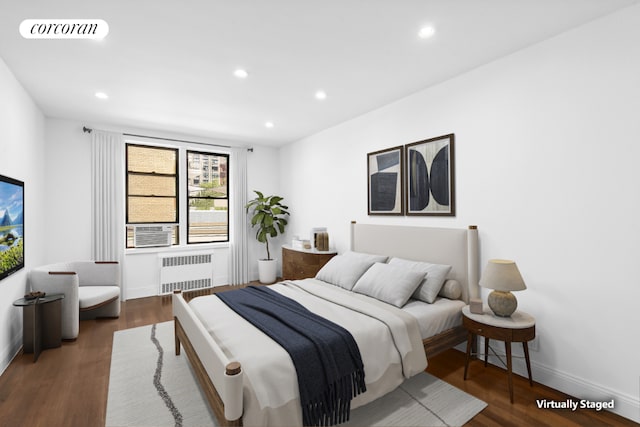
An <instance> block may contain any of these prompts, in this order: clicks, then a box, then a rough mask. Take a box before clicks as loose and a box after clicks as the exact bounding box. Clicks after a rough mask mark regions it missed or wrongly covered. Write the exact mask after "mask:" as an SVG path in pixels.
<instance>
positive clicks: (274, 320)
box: [217, 286, 366, 426]
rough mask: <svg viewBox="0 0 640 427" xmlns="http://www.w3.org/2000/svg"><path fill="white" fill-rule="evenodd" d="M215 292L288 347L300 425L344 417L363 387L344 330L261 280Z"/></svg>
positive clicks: (355, 354)
mask: <svg viewBox="0 0 640 427" xmlns="http://www.w3.org/2000/svg"><path fill="white" fill-rule="evenodd" d="M217 296H218V298H220V299H221V300H222V301H223V302H224V303H225V304H227V306H229V308H231V309H232V310H233V311H235V312H236V313H238V314H239V315H240V316H242V317H244V318H245V319H246V320H247V321H249V322H250V323H252V324H253V325H254V326H255V327H256V328H258V329H260V330H261V331H262V332H264V333H265V334H267V335H268V336H269V337H271V338H272V339H273V340H274V341H276V342H277V343H278V344H280V345H281V346H282V347H283V348H284V349H285V350H286V351H287V352H288V353H289V355H290V356H291V360H292V361H293V365H294V366H295V368H296V372H297V374H298V388H299V390H300V401H301V404H302V421H303V423H304V425H305V426H326V425H333V424H338V423H341V422H345V421H347V420H349V411H350V409H351V399H352V398H353V397H355V396H357V395H358V394H360V393H363V392H365V391H366V386H365V382H364V365H363V364H362V358H361V357H360V350H359V349H358V345H357V344H356V342H355V340H354V339H353V336H351V334H350V333H349V331H347V330H346V329H344V328H342V327H341V326H339V325H336V324H335V323H333V322H330V321H329V320H327V319H325V318H323V317H321V316H318V315H316V314H314V313H312V312H310V311H309V310H307V309H306V308H304V307H303V306H302V305H300V304H299V303H298V302H296V301H294V300H292V299H291V298H287V297H285V296H284V295H281V294H279V293H278V292H275V291H273V290H271V289H269V288H267V287H264V286H260V287H258V286H249V287H247V288H242V289H236V290H233V291H227V292H221V293H219V294H217Z"/></svg>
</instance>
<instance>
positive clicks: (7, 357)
mask: <svg viewBox="0 0 640 427" xmlns="http://www.w3.org/2000/svg"><path fill="white" fill-rule="evenodd" d="M21 350H22V334H18V335H17V336H15V337H14V338H13V339H12V340H11V345H10V346H9V347H8V348H5V350H4V351H3V352H2V360H0V375H2V374H4V371H6V370H7V368H8V367H9V365H10V364H11V362H13V359H15V358H16V356H17V355H18V354H20V351H21Z"/></svg>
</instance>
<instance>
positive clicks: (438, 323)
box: [402, 298, 465, 339]
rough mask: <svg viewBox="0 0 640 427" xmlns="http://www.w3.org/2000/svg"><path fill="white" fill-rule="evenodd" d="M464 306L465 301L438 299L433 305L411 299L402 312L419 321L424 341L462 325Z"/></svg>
mask: <svg viewBox="0 0 640 427" xmlns="http://www.w3.org/2000/svg"><path fill="white" fill-rule="evenodd" d="M464 306H465V302H464V301H461V300H450V299H447V298H437V299H436V300H435V301H434V302H433V304H429V303H426V302H423V301H418V300H414V299H411V300H409V302H407V303H406V304H405V305H404V306H403V307H402V310H403V311H405V312H407V313H409V314H411V315H412V316H414V317H415V318H416V319H417V320H418V325H420V335H421V336H422V339H426V338H430V337H432V336H435V335H438V334H439V333H440V332H444V331H446V330H447V329H451V328H454V327H456V326H460V325H462V307H464Z"/></svg>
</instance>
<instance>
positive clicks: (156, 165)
mask: <svg viewBox="0 0 640 427" xmlns="http://www.w3.org/2000/svg"><path fill="white" fill-rule="evenodd" d="M126 157H127V158H126V162H127V183H126V197H127V208H126V222H127V247H128V248H131V247H134V244H133V227H132V226H129V225H130V224H175V225H174V227H173V244H177V243H178V224H179V218H178V150H177V149H174V148H164V147H153V146H145V145H134V144H127V153H126Z"/></svg>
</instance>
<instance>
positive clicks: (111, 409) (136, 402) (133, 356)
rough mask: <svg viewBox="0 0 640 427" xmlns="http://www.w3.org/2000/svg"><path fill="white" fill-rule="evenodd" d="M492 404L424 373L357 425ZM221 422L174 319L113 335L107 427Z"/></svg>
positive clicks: (440, 418)
mask: <svg viewBox="0 0 640 427" xmlns="http://www.w3.org/2000/svg"><path fill="white" fill-rule="evenodd" d="M486 406H487V404H486V403H485V402H483V401H481V400H478V399H476V398H475V397H473V396H471V395H469V394H467V393H465V392H463V391H461V390H459V389H457V388H455V387H453V386H451V385H449V384H448V383H446V382H444V381H441V380H439V379H438V378H436V377H434V376H432V375H429V374H427V373H422V374H419V375H416V376H415V377H413V378H411V379H409V380H408V381H405V382H404V383H403V384H402V385H401V386H400V387H398V388H397V389H396V390H394V391H393V392H391V393H389V394H387V395H386V396H384V397H382V398H380V399H378V400H376V401H374V402H371V403H370V404H368V405H366V406H364V407H361V408H357V409H354V410H353V411H351V420H350V421H349V423H347V424H343V425H352V426H460V425H463V424H464V423H466V422H467V421H469V420H470V419H471V418H473V417H474V416H475V415H476V414H477V413H479V412H480V411H482V409H484V408H485V407H486ZM215 425H217V423H216V421H215V417H214V415H213V412H212V411H211V409H210V408H209V406H208V404H207V402H206V400H205V397H204V395H203V393H202V392H201V391H200V387H199V386H198V383H197V380H196V378H195V376H194V374H193V371H192V370H191V365H190V364H189V361H188V359H187V357H186V355H185V354H184V352H182V355H181V356H176V355H175V352H174V344H173V322H163V323H158V324H156V325H149V326H142V327H139V328H134V329H126V330H122V331H117V332H116V333H115V334H114V337H113V350H112V355H111V372H110V376H109V395H108V400H107V417H106V426H107V427H118V426H139V427H143V426H145V427H147V426H148V427H151V426H153V427H164V426H176V427H177V426H184V427H203V426H215Z"/></svg>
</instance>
